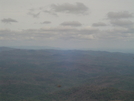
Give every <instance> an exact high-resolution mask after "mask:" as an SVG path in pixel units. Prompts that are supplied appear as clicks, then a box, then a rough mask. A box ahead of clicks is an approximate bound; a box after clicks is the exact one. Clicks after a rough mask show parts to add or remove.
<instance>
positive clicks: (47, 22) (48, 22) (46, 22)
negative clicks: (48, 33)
mask: <svg viewBox="0 0 134 101" xmlns="http://www.w3.org/2000/svg"><path fill="white" fill-rule="evenodd" d="M50 23H51V22H50V21H44V22H43V23H42V24H50Z"/></svg>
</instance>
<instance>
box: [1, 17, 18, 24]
mask: <svg viewBox="0 0 134 101" xmlns="http://www.w3.org/2000/svg"><path fill="white" fill-rule="evenodd" d="M1 22H3V23H16V22H18V21H16V20H14V19H11V18H7V19H6V18H5V19H2V20H1Z"/></svg>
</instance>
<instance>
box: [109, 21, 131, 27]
mask: <svg viewBox="0 0 134 101" xmlns="http://www.w3.org/2000/svg"><path fill="white" fill-rule="evenodd" d="M110 23H111V24H112V25H114V26H120V27H132V26H133V24H134V23H133V22H132V21H130V20H111V21H110Z"/></svg>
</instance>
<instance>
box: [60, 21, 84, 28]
mask: <svg viewBox="0 0 134 101" xmlns="http://www.w3.org/2000/svg"><path fill="white" fill-rule="evenodd" d="M61 25H62V26H72V27H79V26H82V24H81V23H80V22H78V21H71V22H63V23H61Z"/></svg>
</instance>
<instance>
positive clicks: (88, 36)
mask: <svg viewBox="0 0 134 101" xmlns="http://www.w3.org/2000/svg"><path fill="white" fill-rule="evenodd" d="M0 46H43V47H44V46H50V47H58V48H62V49H97V50H134V0H0Z"/></svg>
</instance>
